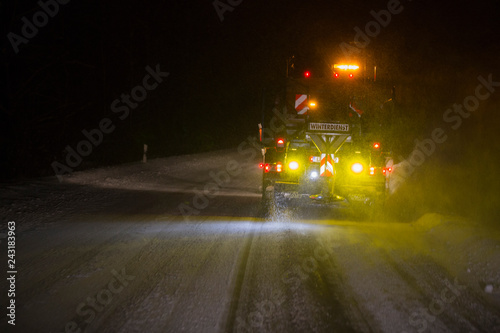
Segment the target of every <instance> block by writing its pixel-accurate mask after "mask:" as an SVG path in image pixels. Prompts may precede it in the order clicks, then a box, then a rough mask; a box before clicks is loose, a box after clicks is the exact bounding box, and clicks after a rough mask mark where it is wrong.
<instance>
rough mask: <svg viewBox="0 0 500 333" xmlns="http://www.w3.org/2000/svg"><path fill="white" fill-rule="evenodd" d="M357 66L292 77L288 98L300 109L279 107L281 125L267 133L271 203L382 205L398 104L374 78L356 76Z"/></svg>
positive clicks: (266, 191)
mask: <svg viewBox="0 0 500 333" xmlns="http://www.w3.org/2000/svg"><path fill="white" fill-rule="evenodd" d="M358 69H359V66H357V65H353V64H338V65H334V66H332V74H331V76H330V77H327V78H322V79H312V78H311V74H310V73H306V74H305V75H304V76H305V77H304V78H302V79H295V80H288V83H287V88H286V97H285V99H287V102H286V104H288V105H290V104H292V103H293V104H292V105H294V109H295V110H294V111H293V112H287V110H288V108H287V107H284V108H283V112H279V111H277V110H276V109H275V110H274V114H275V117H274V118H280V119H281V121H282V123H281V126H280V127H277V126H276V125H274V126H271V128H269V130H268V131H267V132H268V133H271V135H269V136H268V137H267V138H266V137H264V138H262V136H261V141H262V142H263V145H264V148H263V149H262V162H261V164H260V167H261V168H262V198H263V201H264V202H265V203H266V205H268V206H276V207H279V208H282V207H286V206H289V205H290V204H291V203H292V202H294V203H299V204H303V203H307V202H309V203H312V202H314V203H317V204H332V203H342V204H346V205H348V206H350V207H353V208H355V209H359V210H364V209H368V210H372V209H373V208H375V207H381V206H383V204H384V201H385V196H386V193H387V189H388V182H389V180H390V175H391V172H392V157H391V149H390V147H389V145H388V143H389V138H388V132H387V131H386V130H387V128H388V123H389V122H388V119H390V116H391V114H390V113H391V109H392V108H393V103H392V99H387V97H385V98H384V97H383V95H384V94H385V95H387V93H386V90H384V89H379V87H376V85H375V84H374V82H373V81H368V80H366V79H365V78H364V77H361V78H359V79H358V80H356V79H355V75H356V74H357V73H358V72H356V71H357V70H358ZM367 81H368V82H367ZM273 120H276V119H271V121H270V123H273ZM274 122H275V121H274ZM272 127H274V128H272ZM263 132H264V133H265V132H266V131H265V129H264V131H263Z"/></svg>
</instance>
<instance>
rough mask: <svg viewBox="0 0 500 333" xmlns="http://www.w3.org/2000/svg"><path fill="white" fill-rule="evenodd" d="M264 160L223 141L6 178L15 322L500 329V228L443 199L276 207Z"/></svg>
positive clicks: (154, 327)
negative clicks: (406, 210)
mask: <svg viewBox="0 0 500 333" xmlns="http://www.w3.org/2000/svg"><path fill="white" fill-rule="evenodd" d="M254 162H255V161H254V160H253V159H252V156H250V158H248V157H246V156H243V155H242V154H240V153H238V152H236V151H219V152H212V153H206V154H198V155H190V156H183V157H171V158H165V159H156V160H152V161H150V162H148V163H147V164H142V163H137V164H128V165H122V166H116V167H110V168H103V169H96V170H89V171H85V172H78V173H75V174H72V175H69V176H66V177H65V181H64V182H63V183H58V181H57V179H55V177H54V178H53V179H52V178H51V179H39V180H36V181H25V182H18V183H12V184H4V185H3V186H2V188H1V190H0V200H1V207H0V216H1V217H2V227H1V232H0V233H1V235H0V237H2V238H1V239H0V240H1V244H2V253H5V255H4V258H5V260H2V262H3V263H4V266H2V268H4V272H6V271H7V268H6V266H5V264H6V262H7V258H6V256H7V250H6V246H5V244H6V239H5V237H6V231H7V222H8V221H15V222H16V230H17V233H16V262H17V271H18V272H17V280H16V296H15V301H16V317H15V326H13V325H10V324H9V323H8V320H9V318H8V317H6V316H4V317H3V319H2V322H1V325H2V327H6V328H7V329H8V331H9V332H10V331H12V332H182V331H187V332H408V333H409V332H500V232H499V231H498V230H492V229H486V228H482V227H481V226H480V224H477V223H474V221H465V220H463V219H460V218H458V217H449V216H442V215H438V214H433V213H432V212H429V214H427V215H424V216H422V217H421V218H419V219H418V220H416V221H413V222H411V223H400V222H398V221H378V220H377V221H359V220H357V219H355V218H353V217H352V216H350V215H349V213H346V212H344V211H342V210H341V209H336V210H326V213H325V212H323V211H322V212H320V213H318V210H315V207H306V208H304V209H295V210H284V211H282V212H280V213H279V214H277V215H275V216H273V217H272V218H270V219H264V218H261V206H260V191H259V185H260V174H259V173H260V170H259V169H258V168H257V167H256V163H254ZM8 288H9V286H8V285H7V284H6V285H4V286H3V290H2V297H1V300H2V308H3V309H6V306H7V301H6V299H7V298H6V296H5V295H7V292H8ZM4 311H5V310H4ZM3 331H5V330H4V329H3V328H2V332H3Z"/></svg>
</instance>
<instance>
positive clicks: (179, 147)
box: [0, 0, 500, 179]
mask: <svg viewBox="0 0 500 333" xmlns="http://www.w3.org/2000/svg"><path fill="white" fill-rule="evenodd" d="M221 1H222V2H225V1H223V0H221ZM387 3H388V2H387V1H371V2H365V1H347V0H345V1H344V0H342V1H326V0H324V1H322V0H311V1H284V0H281V1H280V0H277V1H269V2H267V1H245V0H244V1H242V2H241V4H239V5H238V6H236V7H234V9H233V11H226V12H225V13H224V20H223V21H221V20H220V19H219V16H218V14H217V12H216V10H215V8H214V5H213V2H212V1H210V0H207V1H148V2H140V1H130V0H125V1H116V0H111V1H97V0H94V1H77V0H72V1H70V2H69V3H68V4H65V5H60V8H59V13H58V14H57V15H55V16H54V17H53V18H50V19H49V22H48V24H47V25H46V26H44V27H41V28H39V32H38V34H37V35H36V36H35V37H33V38H31V39H30V40H29V42H28V43H27V44H22V45H20V46H19V48H20V51H19V53H17V54H16V53H15V52H14V50H13V48H12V46H11V44H10V42H9V40H8V38H7V34H8V33H9V32H13V33H16V34H19V35H21V27H22V24H23V23H22V21H21V19H22V17H23V16H24V17H26V18H28V20H30V21H32V17H33V14H35V13H36V12H37V11H39V10H40V7H39V5H38V4H37V3H36V2H35V1H7V2H5V1H2V2H1V3H0V10H1V13H2V16H3V18H2V28H3V33H2V36H3V37H2V48H1V51H2V57H3V60H2V86H1V94H2V99H1V109H0V114H1V116H0V132H1V134H0V139H1V143H0V145H1V146H0V147H1V152H0V153H1V156H0V159H1V178H2V179H13V178H19V177H32V176H38V175H49V176H50V175H53V174H54V171H53V170H52V167H51V163H52V162H54V161H60V162H64V158H65V155H66V153H65V151H64V149H65V147H66V146H68V145H69V146H71V147H75V146H76V144H77V143H78V142H79V141H81V140H82V139H84V137H83V135H82V133H81V131H82V130H83V129H87V130H91V129H93V128H96V127H97V126H98V124H99V122H100V120H101V119H103V118H106V117H108V118H110V119H112V120H113V123H114V124H115V125H116V130H115V131H114V132H113V133H111V134H108V135H105V137H104V139H103V143H102V144H101V145H99V146H98V147H95V148H94V150H93V152H92V154H91V155H89V156H87V157H85V158H84V161H83V163H81V165H79V167H78V168H77V169H83V168H88V167H95V166H99V165H107V164H113V163H120V162H126V161H134V160H140V159H141V157H142V145H143V144H144V143H147V144H148V145H149V149H150V156H152V157H154V156H168V155H175V154H184V153H193V152H200V151H207V150H214V149H221V148H227V147H235V146H236V145H237V144H238V143H240V142H241V141H242V140H244V139H245V138H246V137H247V136H248V135H255V134H256V131H257V123H258V122H259V121H260V117H261V108H262V96H263V93H266V94H268V95H269V94H272V92H273V91H275V90H277V89H279V87H280V86H282V85H283V83H284V79H285V72H286V59H287V57H289V56H291V55H295V57H296V71H297V73H299V72H300V71H301V70H302V69H303V68H310V67H312V68H316V67H321V66H322V64H324V63H328V62H331V61H332V58H333V57H334V54H336V53H338V52H339V44H340V43H341V42H349V41H352V40H353V38H354V35H355V31H354V28H355V27H360V28H361V29H362V30H364V27H365V24H366V23H368V22H369V21H372V20H373V17H372V16H371V14H370V11H371V10H375V11H377V12H378V11H379V10H382V9H386V7H387ZM401 5H402V6H403V10H402V12H401V13H400V14H397V15H393V17H392V18H391V22H390V24H389V25H388V26H387V27H385V28H382V29H381V32H380V34H379V35H378V36H376V37H375V38H372V40H371V42H370V44H369V45H368V48H370V50H371V51H372V52H373V53H374V54H376V58H377V59H376V61H377V63H378V64H379V67H380V68H381V69H384V70H385V73H387V74H386V80H389V81H391V84H395V85H400V86H403V87H405V88H406V91H412V92H413V93H409V94H408V93H407V94H406V99H405V101H406V108H407V109H408V108H409V105H410V106H414V107H415V108H417V109H419V110H420V111H418V112H416V113H415V114H416V116H415V117H417V118H418V119H415V124H418V126H415V127H418V131H420V132H418V131H417V132H416V134H417V135H418V134H420V135H427V132H426V130H427V129H432V128H433V126H434V124H435V122H436V121H438V119H439V117H440V115H442V113H443V111H444V110H445V108H447V107H449V106H450V105H451V103H454V102H458V103H460V102H461V101H462V99H463V97H465V96H467V94H470V93H472V92H473V87H475V85H477V80H476V78H477V76H478V75H483V76H487V75H488V74H489V73H493V76H494V78H495V74H494V73H498V71H497V68H498V62H499V61H498V60H499V54H500V48H499V45H500V41H499V32H500V31H499V29H498V9H497V6H496V4H495V2H494V1H490V2H488V1H483V2H478V1H475V2H472V1H467V2H465V1H464V2H457V1H424V0H422V1H418V0H413V1H411V2H410V1H403V2H402V3H401ZM157 64H159V65H160V68H161V70H162V71H165V72H169V73H170V75H169V77H168V78H166V79H165V80H164V82H163V83H161V84H160V85H159V86H158V88H157V89H155V90H153V91H150V92H149V93H148V97H147V99H146V100H145V101H144V102H141V103H140V105H139V106H138V107H137V108H136V109H134V110H133V111H132V112H131V114H130V116H129V117H128V118H127V119H125V120H123V121H122V120H119V119H118V117H117V115H116V114H113V113H112V112H111V109H110V105H111V103H112V102H113V100H115V99H116V98H119V97H120V95H121V94H123V93H126V94H129V93H130V91H131V89H132V88H133V87H135V86H137V85H139V84H141V83H142V79H143V77H144V76H145V74H146V71H145V67H146V66H151V67H153V68H154V67H155V66H156V65H157ZM297 73H295V74H297ZM496 77H497V80H499V79H498V78H500V77H499V76H496ZM427 94H428V95H429V97H428V98H429V100H433V101H434V102H433V104H432V105H422V104H420V105H419V104H418V103H422V102H421V101H422V100H423V99H425V98H426V96H425V95H427ZM499 94H500V93H499ZM422 95H424V96H422ZM415 103H416V104H415ZM497 111H498V110H497ZM496 114H498V112H496V113H495V112H494V110H492V111H491V113H490V114H489V115H488V116H487V121H484V122H483V123H481V122H479V123H477V124H476V125H475V126H472V127H470V128H469V129H467V128H464V131H462V132H461V133H462V134H460V135H461V136H462V137H467V135H470V134H471V133H476V132H477V131H478V128H483V127H484V126H485V124H487V126H490V128H486V129H484V128H483V129H482V130H484V131H485V132H488V133H490V134H488V135H486V136H485V139H484V140H485V142H486V143H492V140H494V141H495V142H496V140H495V138H496V135H495V136H493V135H492V134H491V133H494V132H495V131H496V130H497V128H498V127H496V125H497V123H498V116H497V115H496ZM480 119H483V117H482V118H480ZM482 130H481V131H482ZM494 145H496V143H495V144H494ZM451 151H453V149H451Z"/></svg>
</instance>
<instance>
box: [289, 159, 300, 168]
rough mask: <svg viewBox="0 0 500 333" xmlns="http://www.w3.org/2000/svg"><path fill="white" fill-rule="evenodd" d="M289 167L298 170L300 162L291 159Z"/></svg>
mask: <svg viewBox="0 0 500 333" xmlns="http://www.w3.org/2000/svg"><path fill="white" fill-rule="evenodd" d="M288 167H289V168H290V170H297V169H298V168H299V163H298V162H295V161H291V162H290V163H289V164H288Z"/></svg>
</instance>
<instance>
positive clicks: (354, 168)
mask: <svg viewBox="0 0 500 333" xmlns="http://www.w3.org/2000/svg"><path fill="white" fill-rule="evenodd" d="M351 171H352V172H354V173H361V172H362V171H363V165H362V164H361V163H354V164H353V165H351Z"/></svg>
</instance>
